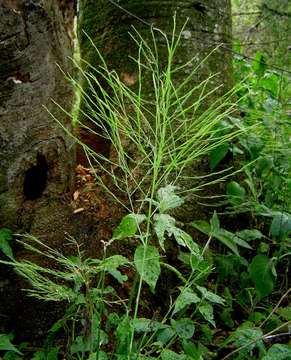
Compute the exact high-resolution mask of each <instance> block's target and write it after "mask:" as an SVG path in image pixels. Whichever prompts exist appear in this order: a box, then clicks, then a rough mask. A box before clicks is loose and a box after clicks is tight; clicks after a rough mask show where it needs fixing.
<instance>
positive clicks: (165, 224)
mask: <svg viewBox="0 0 291 360" xmlns="http://www.w3.org/2000/svg"><path fill="white" fill-rule="evenodd" d="M154 221H155V223H154V229H155V232H156V234H157V237H158V240H159V244H160V246H161V248H162V249H163V250H164V251H165V248H164V242H165V232H167V233H168V235H169V236H171V235H172V233H173V229H174V228H175V223H176V221H175V219H174V218H173V217H172V216H170V215H167V214H156V215H155V216H154Z"/></svg>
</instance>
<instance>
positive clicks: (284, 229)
mask: <svg viewBox="0 0 291 360" xmlns="http://www.w3.org/2000/svg"><path fill="white" fill-rule="evenodd" d="M270 232H271V234H272V236H274V237H277V238H279V239H280V240H282V239H283V238H284V237H285V236H286V235H288V234H289V233H290V232H291V215H290V214H288V213H277V214H276V215H275V216H274V218H273V221H272V224H271V228H270Z"/></svg>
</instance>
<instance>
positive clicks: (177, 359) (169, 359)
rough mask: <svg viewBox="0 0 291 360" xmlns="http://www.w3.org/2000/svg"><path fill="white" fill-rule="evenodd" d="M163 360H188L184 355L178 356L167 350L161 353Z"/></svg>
mask: <svg viewBox="0 0 291 360" xmlns="http://www.w3.org/2000/svg"><path fill="white" fill-rule="evenodd" d="M161 357H162V360H186V359H187V356H186V355H184V354H177V353H175V352H174V351H172V350H169V349H166V350H163V351H162V353H161Z"/></svg>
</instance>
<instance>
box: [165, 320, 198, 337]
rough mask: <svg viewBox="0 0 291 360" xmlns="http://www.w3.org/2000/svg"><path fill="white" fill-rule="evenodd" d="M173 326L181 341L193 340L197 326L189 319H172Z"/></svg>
mask: <svg viewBox="0 0 291 360" xmlns="http://www.w3.org/2000/svg"><path fill="white" fill-rule="evenodd" d="M171 325H172V328H173V329H174V331H175V333H176V334H177V335H178V336H179V338H181V339H191V337H192V336H193V335H194V331H195V325H194V322H193V321H192V320H191V319H189V318H183V319H179V320H174V319H171Z"/></svg>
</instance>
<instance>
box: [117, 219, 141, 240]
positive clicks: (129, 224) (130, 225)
mask: <svg viewBox="0 0 291 360" xmlns="http://www.w3.org/2000/svg"><path fill="white" fill-rule="evenodd" d="M145 219H146V216H145V215H142V214H128V215H126V216H124V218H123V219H122V220H121V222H120V224H119V225H118V226H117V228H116V229H115V230H114V231H113V239H125V238H127V237H131V236H134V235H135V234H136V232H137V230H138V225H139V224H141V223H142V222H143V221H144V220H145Z"/></svg>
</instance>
